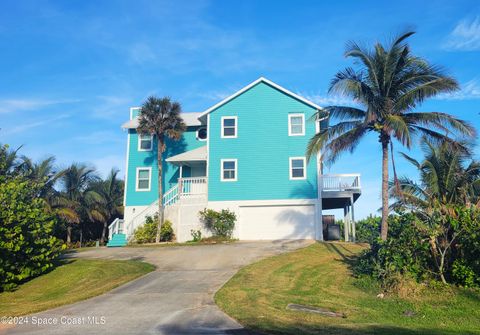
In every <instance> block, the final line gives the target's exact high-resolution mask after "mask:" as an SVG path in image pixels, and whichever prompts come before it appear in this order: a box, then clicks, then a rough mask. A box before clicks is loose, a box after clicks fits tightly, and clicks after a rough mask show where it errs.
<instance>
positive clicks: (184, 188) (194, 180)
mask: <svg viewBox="0 0 480 335" xmlns="http://www.w3.org/2000/svg"><path fill="white" fill-rule="evenodd" d="M178 185H179V186H178V187H179V190H180V198H185V197H196V196H203V195H205V194H207V177H189V178H179V179H178Z"/></svg>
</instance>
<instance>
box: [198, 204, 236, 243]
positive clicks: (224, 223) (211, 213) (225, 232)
mask: <svg viewBox="0 0 480 335" xmlns="http://www.w3.org/2000/svg"><path fill="white" fill-rule="evenodd" d="M199 216H200V220H201V221H202V222H203V224H204V225H205V227H206V228H207V229H208V230H210V231H211V232H212V234H213V236H220V237H225V238H231V237H232V234H233V229H234V228H235V222H236V221H237V216H236V215H235V213H234V212H231V211H229V210H228V209H222V210H221V211H220V212H218V211H215V210H213V209H206V208H205V209H204V210H203V211H201V212H200V213H199Z"/></svg>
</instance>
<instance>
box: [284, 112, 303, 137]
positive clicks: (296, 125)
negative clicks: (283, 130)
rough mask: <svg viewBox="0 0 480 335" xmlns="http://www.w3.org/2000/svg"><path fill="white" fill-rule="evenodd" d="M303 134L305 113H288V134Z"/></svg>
mask: <svg viewBox="0 0 480 335" xmlns="http://www.w3.org/2000/svg"><path fill="white" fill-rule="evenodd" d="M303 135H305V114H289V115H288V136H303Z"/></svg>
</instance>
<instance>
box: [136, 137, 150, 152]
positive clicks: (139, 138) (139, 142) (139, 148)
mask: <svg viewBox="0 0 480 335" xmlns="http://www.w3.org/2000/svg"><path fill="white" fill-rule="evenodd" d="M147 136H150V148H149V149H142V147H141V143H142V137H147ZM137 149H138V151H152V150H153V135H141V134H138V144H137Z"/></svg>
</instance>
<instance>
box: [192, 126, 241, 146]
mask: <svg viewBox="0 0 480 335" xmlns="http://www.w3.org/2000/svg"><path fill="white" fill-rule="evenodd" d="M235 124H236V123H235ZM201 129H205V130H206V131H207V137H206V138H204V139H203V140H202V139H201V138H200V136H198V132H199V131H200V130H201ZM195 134H196V137H197V140H198V141H201V142H205V141H206V140H208V129H207V127H205V126H201V127H200V128H198V129H197V131H196V132H195Z"/></svg>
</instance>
